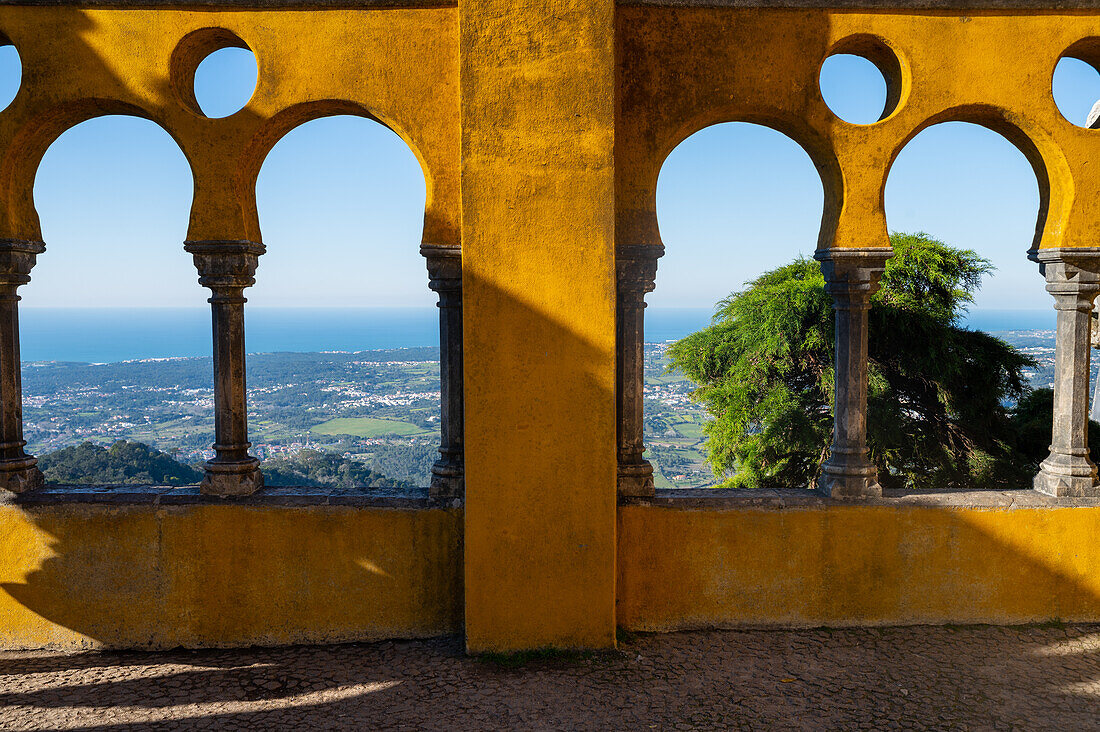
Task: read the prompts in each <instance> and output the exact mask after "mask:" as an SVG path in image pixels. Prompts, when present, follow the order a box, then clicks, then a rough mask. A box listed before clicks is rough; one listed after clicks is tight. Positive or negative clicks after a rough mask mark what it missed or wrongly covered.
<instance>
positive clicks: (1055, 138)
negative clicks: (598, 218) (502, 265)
mask: <svg viewBox="0 0 1100 732" xmlns="http://www.w3.org/2000/svg"><path fill="white" fill-rule="evenodd" d="M618 27H619V33H618V43H619V51H618V55H619V88H620V96H621V101H620V109H619V115H618V120H617V126H616V155H615V172H616V181H617V185H616V196H617V198H618V201H617V223H616V238H617V241H618V243H619V244H625V243H633V244H650V243H656V242H658V241H659V240H660V239H659V233H658V231H657V215H656V198H655V191H656V182H657V176H658V174H659V172H660V169H661V165H662V163H663V162H664V160H665V158H666V157H667V155H668V153H669V152H671V150H672V149H673V148H674V147H675V146H676V145H677V144H679V143H680V142H681V141H682V140H684V139H685V138H686V137H688V136H689V135H691V134H692V133H694V132H696V131H698V130H700V129H702V128H704V127H706V126H709V125H712V124H717V123H720V122H731V121H747V122H755V123H759V124H764V125H768V126H770V127H773V128H775V129H777V130H779V131H780V132H783V133H785V134H787V135H788V136H790V137H791V138H792V139H794V140H795V141H796V142H798V143H799V144H801V145H802V146H803V147H804V148H805V149H806V151H807V153H808V154H809V155H810V157H811V158H812V159H813V161H814V163H815V165H816V166H817V168H818V171H819V172H820V174H821V178H822V183H823V185H824V189H825V211H824V216H823V219H822V227H821V233H820V241H819V246H820V247H831V246H836V247H869V246H874V247H878V246H881V247H886V246H889V241H888V239H887V230H886V214H885V209H884V204H883V196H884V191H885V187H886V179H887V177H888V175H889V171H890V166H891V164H892V163H893V161H894V159H895V158H896V157H897V155H898V153H899V152H900V151H901V150H902V148H904V146H905V144H906V143H907V142H908V141H909V140H911V139H912V138H913V137H914V136H915V135H916V134H917V133H919V132H920V131H921V130H922V129H925V128H926V127H928V126H930V125H932V124H936V123H939V122H946V121H952V120H955V121H965V122H973V123H976V124H980V125H984V126H986V127H989V128H990V129H993V130H994V131H997V132H999V133H1001V134H1002V135H1004V136H1005V137H1006V138H1008V140H1009V141H1010V142H1012V143H1013V144H1014V145H1016V146H1017V147H1018V148H1019V149H1020V150H1021V151H1022V152H1023V154H1024V155H1025V156H1026V157H1027V158H1028V160H1029V161H1030V162H1031V164H1032V167H1033V168H1034V169H1035V173H1036V178H1037V180H1038V183H1039V190H1040V198H1041V202H1040V208H1041V211H1040V216H1039V221H1038V231H1037V235H1036V244H1037V245H1039V246H1042V247H1075V246H1095V245H1096V243H1097V241H1100V180H1098V179H1097V176H1095V175H1091V174H1090V166H1089V163H1090V160H1092V159H1094V158H1095V157H1096V156H1097V154H1098V153H1100V137H1098V136H1097V133H1096V132H1095V131H1093V130H1085V129H1082V128H1079V127H1076V126H1074V125H1072V124H1070V123H1069V122H1067V121H1066V120H1065V119H1064V118H1063V117H1062V116H1061V114H1060V113H1059V112H1058V109H1057V107H1056V106H1055V104H1054V98H1053V96H1052V93H1051V79H1052V75H1053V72H1054V67H1055V65H1056V63H1057V62H1058V60H1059V59H1060V58H1061V57H1062V56H1063V55H1069V56H1074V57H1080V58H1083V59H1084V60H1086V61H1089V62H1090V63H1093V64H1097V65H1100V44H1098V43H1097V42H1096V41H1095V40H1088V39H1095V38H1097V37H1100V14H1097V13H1095V12H1092V13H1052V12H1040V11H1027V10H1020V11H1013V12H1003V11H1001V12H991V11H985V12H983V11H941V12H914V11H910V12H904V11H893V12H891V11H882V12H859V11H839V10H761V9H758V8H757V9H742V10H731V9H727V10H716V9H703V8H693V9H685V8H650V7H624V8H620V9H619V13H618ZM1025 49H1026V50H1025ZM833 53H858V54H860V55H863V56H865V57H867V58H869V59H870V60H871V61H873V62H875V63H876V65H878V66H879V67H880V69H881V70H882V71H883V73H884V76H886V77H887V79H888V82H889V86H890V88H891V97H892V98H893V99H895V100H896V104H895V108H894V109H893V110H892V111H891V112H890V114H889V115H888V116H887V117H886V118H885V119H883V120H882V121H880V122H878V123H875V124H871V125H853V124H849V123H847V122H844V121H842V120H840V119H838V118H837V117H836V116H835V115H833V114H832V112H831V111H830V110H829V108H828V107H827V106H826V104H825V102H824V100H823V99H822V97H821V93H820V90H819V88H818V82H817V80H818V74H819V71H820V67H821V64H822V62H823V61H824V60H825V59H826V58H827V57H828V56H829V55H831V54H833ZM735 174H736V172H735V171H731V175H735ZM1021 254H1022V253H1021Z"/></svg>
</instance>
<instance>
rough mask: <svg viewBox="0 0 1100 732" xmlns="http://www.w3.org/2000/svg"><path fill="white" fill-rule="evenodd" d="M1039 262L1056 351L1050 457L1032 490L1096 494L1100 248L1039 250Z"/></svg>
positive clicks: (1099, 490) (1035, 252)
mask: <svg viewBox="0 0 1100 732" xmlns="http://www.w3.org/2000/svg"><path fill="white" fill-rule="evenodd" d="M1029 256H1030V257H1031V259H1032V260H1034V261H1036V262H1038V263H1039V271H1040V272H1042V273H1043V276H1044V277H1046V281H1047V292H1049V293H1050V294H1051V295H1053V296H1054V307H1055V309H1056V310H1057V311H1058V321H1057V330H1056V332H1055V344H1054V346H1055V352H1054V425H1053V429H1052V435H1051V440H1050V455H1048V456H1047V459H1046V460H1044V461H1043V463H1042V465H1041V466H1040V468H1039V474H1038V475H1036V476H1035V482H1034V486H1035V490H1037V491H1039V492H1040V493H1045V494H1047V495H1050V496H1100V486H1098V482H1097V474H1096V465H1095V464H1093V462H1092V460H1090V459H1089V442H1088V419H1089V348H1090V345H1091V344H1090V340H1091V338H1090V335H1091V334H1090V330H1091V323H1090V320H1091V318H1092V306H1093V301H1094V300H1095V299H1096V296H1097V294H1100V248H1093V247H1090V248H1087V249H1039V250H1033V251H1032V252H1030V253H1029Z"/></svg>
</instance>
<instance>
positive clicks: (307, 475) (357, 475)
mask: <svg viewBox="0 0 1100 732" xmlns="http://www.w3.org/2000/svg"><path fill="white" fill-rule="evenodd" d="M261 467H262V469H263V472H264V483H265V484H266V485H269V486H294V487H302V486H315V487H316V486H326V487H330V488H341V489H345V490H347V489H353V488H364V487H369V488H399V489H410V488H414V487H415V486H413V485H412V484H411V483H408V482H406V481H403V480H395V479H393V478H387V477H386V476H384V475H382V474H381V473H376V472H374V471H373V470H371V469H370V468H369V467H367V466H366V465H364V464H363V463H361V462H358V461H356V460H349V459H347V458H345V457H341V456H339V455H333V454H331V453H327V452H320V451H318V450H302V451H301V452H300V453H298V454H297V455H295V456H294V457H292V458H275V459H271V460H265V461H264V463H263V465H262V466H261Z"/></svg>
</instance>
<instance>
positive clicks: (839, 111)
mask: <svg viewBox="0 0 1100 732" xmlns="http://www.w3.org/2000/svg"><path fill="white" fill-rule="evenodd" d="M818 84H819V85H820V87H821V96H822V97H823V98H824V99H825V103H826V104H827V105H829V109H831V110H832V112H833V114H835V115H836V116H837V117H840V118H841V119H842V120H844V121H845V122H848V123H850V124H853V125H869V124H873V123H875V122H878V121H879V120H880V119H882V118H883V117H885V116H886V115H887V112H888V110H887V109H886V78H885V77H884V76H883V75H882V71H880V70H879V68H878V66H875V64H874V63H872V62H871V61H868V60H867V59H865V58H864V57H862V56H856V55H853V54H850V53H838V54H834V55H832V56H830V57H829V58H827V59H825V63H823V64H822V65H821V76H820V78H819V80H818Z"/></svg>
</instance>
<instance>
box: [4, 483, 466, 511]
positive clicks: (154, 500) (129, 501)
mask: <svg viewBox="0 0 1100 732" xmlns="http://www.w3.org/2000/svg"><path fill="white" fill-rule="evenodd" d="M66 504H108V505H115V506H140V505H149V506H153V507H154V508H155V507H158V506H224V505H234V506H354V507H361V508H398V509H428V508H444V507H445V506H444V505H443V504H442V503H440V502H437V501H432V500H431V499H429V498H428V489H427V488H420V489H413V490H408V491H397V490H392V489H387V488H365V489H361V490H357V491H351V490H334V489H331V488H275V487H271V488H264V489H262V490H260V491H258V492H257V493H254V494H252V495H250V496H208V495H203V494H202V493H200V492H199V488H198V486H183V487H176V486H144V485H56V486H53V485H52V486H47V487H45V488H40V489H39V490H35V491H29V492H27V493H21V494H13V493H5V492H3V491H0V505H14V506H21V507H22V506H57V505H66ZM447 507H450V506H447Z"/></svg>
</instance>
